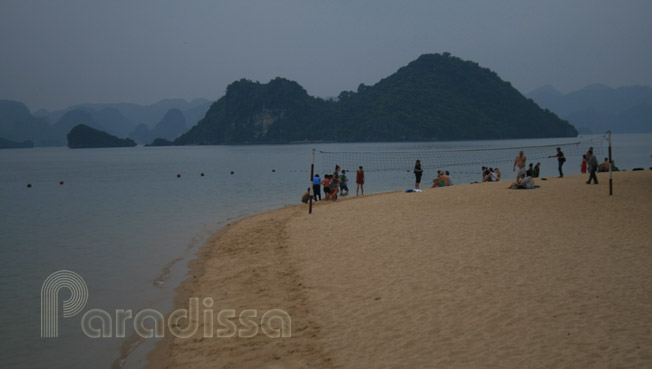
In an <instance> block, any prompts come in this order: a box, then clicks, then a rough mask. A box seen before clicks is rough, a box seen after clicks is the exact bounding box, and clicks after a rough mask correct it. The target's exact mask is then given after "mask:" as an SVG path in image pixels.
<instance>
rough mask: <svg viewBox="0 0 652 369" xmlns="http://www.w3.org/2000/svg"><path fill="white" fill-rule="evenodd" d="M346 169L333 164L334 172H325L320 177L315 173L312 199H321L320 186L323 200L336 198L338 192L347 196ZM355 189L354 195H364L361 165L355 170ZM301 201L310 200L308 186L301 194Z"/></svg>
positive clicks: (347, 180) (347, 179) (347, 181)
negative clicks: (322, 176)
mask: <svg viewBox="0 0 652 369" xmlns="http://www.w3.org/2000/svg"><path fill="white" fill-rule="evenodd" d="M346 173H347V172H346V170H344V169H341V168H340V166H339V165H335V172H333V174H325V175H324V178H323V179H322V178H320V177H319V174H315V175H314V177H313V178H312V192H313V195H312V196H313V200H314V201H320V200H322V196H321V192H322V186H323V189H324V197H323V200H332V201H335V200H337V197H338V194H340V196H347V195H348V194H349V185H348V183H349V178H348V177H347V175H346ZM355 182H356V190H355V195H356V196H358V194H360V193H361V194H362V195H364V170H363V169H362V167H359V168H358V171H357V172H356V178H355ZM301 201H302V202H304V203H306V202H308V201H310V188H308V191H307V192H306V193H304V194H303V196H301Z"/></svg>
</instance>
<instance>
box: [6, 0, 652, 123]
mask: <svg viewBox="0 0 652 369" xmlns="http://www.w3.org/2000/svg"><path fill="white" fill-rule="evenodd" d="M651 19H652V1H649V0H640V1H634V0H613V1H600V0H544V1H542V0H534V1H531V0H511V1H503V0H480V1H464V0H454V1H437V0H414V1H410V0H404V1H386V0H373V1H355V0H349V1H339V0H321V1H317V0H314V1H311V0H297V1H285V0H267V1H264V0H260V1H248V0H237V1H221V0H213V1H207V0H206V1H195V0H184V1H181V0H156V1H138V0H110V1H109V0H98V1H94V0H79V1H77V0H38V1H32V0H0V47H1V48H0V50H1V51H0V99H10V100H18V101H21V102H24V103H26V104H27V105H28V107H29V108H30V109H32V111H35V110H38V109H40V108H46V109H56V108H63V107H66V106H68V105H72V104H76V103H86V102H89V103H113V102H135V103H139V104H151V103H154V102H156V101H158V100H160V99H163V98H177V97H180V98H185V99H194V98H198V97H205V98H209V99H211V100H216V99H218V98H220V97H221V96H223V95H224V92H225V89H226V86H227V85H228V84H229V83H231V82H233V81H235V80H238V79H240V78H247V79H251V80H255V81H260V82H264V83H266V82H268V81H269V80H270V79H272V78H274V77H277V76H280V77H285V78H288V79H291V80H295V81H297V82H298V83H299V84H301V85H302V86H303V87H304V88H305V89H306V90H307V91H308V93H309V94H311V95H313V96H322V97H328V96H337V95H338V94H339V93H340V92H341V91H343V90H355V89H356V88H357V86H358V85H359V84H360V83H365V84H368V85H371V84H374V83H376V82H378V81H379V80H380V79H382V78H384V77H386V76H388V75H390V74H391V73H393V72H395V71H396V70H397V69H398V68H400V67H401V66H404V65H406V64H407V63H409V62H410V61H412V60H414V59H416V58H417V57H418V56H419V55H421V54H425V53H441V52H444V51H448V52H450V53H452V54H453V55H455V56H458V57H461V58H462V59H466V60H473V61H475V62H477V63H479V64H480V65H481V66H483V67H487V68H490V69H492V70H494V71H495V72H496V73H498V75H499V76H500V77H502V78H503V79H504V80H507V81H509V82H511V83H512V85H513V86H514V87H516V88H517V89H519V90H520V91H521V92H522V93H527V92H530V91H531V90H533V89H535V88H537V87H540V86H543V85H546V84H550V85H552V86H554V87H555V88H557V89H558V90H560V91H561V92H564V93H566V92H569V91H574V90H577V89H580V88H582V87H584V86H586V85H588V84H591V83H604V84H607V85H609V86H612V87H619V86H623V85H633V84H641V85H652V47H651V45H652V21H651Z"/></svg>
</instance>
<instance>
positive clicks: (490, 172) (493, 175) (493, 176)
mask: <svg viewBox="0 0 652 369" xmlns="http://www.w3.org/2000/svg"><path fill="white" fill-rule="evenodd" d="M501 176H502V173H500V169H499V168H495V169H494V168H488V167H482V182H498V181H500V178H501Z"/></svg>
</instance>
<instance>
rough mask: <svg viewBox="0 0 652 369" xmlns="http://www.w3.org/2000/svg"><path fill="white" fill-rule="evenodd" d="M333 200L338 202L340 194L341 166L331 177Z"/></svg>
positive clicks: (336, 167) (336, 168) (337, 167)
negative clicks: (338, 194)
mask: <svg viewBox="0 0 652 369" xmlns="http://www.w3.org/2000/svg"><path fill="white" fill-rule="evenodd" d="M330 186H331V200H333V201H335V200H337V193H338V192H340V166H339V165H336V166H335V172H333V175H332V176H331V183H330Z"/></svg>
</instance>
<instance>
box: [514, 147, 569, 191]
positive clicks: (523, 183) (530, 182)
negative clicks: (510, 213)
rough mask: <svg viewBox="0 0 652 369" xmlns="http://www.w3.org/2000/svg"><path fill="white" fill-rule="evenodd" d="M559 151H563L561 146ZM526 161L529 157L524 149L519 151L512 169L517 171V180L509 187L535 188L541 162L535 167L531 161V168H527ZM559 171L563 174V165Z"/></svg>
mask: <svg viewBox="0 0 652 369" xmlns="http://www.w3.org/2000/svg"><path fill="white" fill-rule="evenodd" d="M557 151H558V152H561V150H560V149H559V148H557ZM562 156H563V154H562ZM526 162H527V157H526V156H525V154H524V153H523V151H521V152H519V153H518V156H517V157H516V159H514V165H513V167H512V171H514V172H516V181H514V182H512V183H511V184H510V185H509V186H508V187H507V188H508V189H513V190H516V189H530V188H534V178H535V176H534V174H535V170H536V176H537V177H538V176H539V171H540V164H541V163H537V165H536V167H533V166H532V164H531V163H530V166H529V168H528V169H525V164H526ZM535 168H536V169H535ZM559 173H560V175H562V174H561V173H562V171H561V165H560V166H559Z"/></svg>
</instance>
